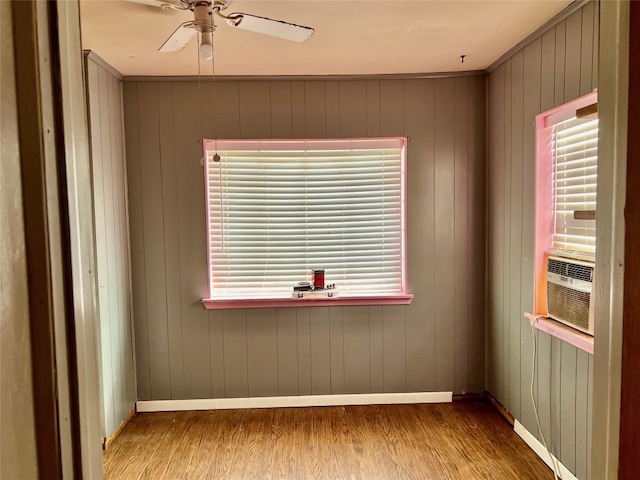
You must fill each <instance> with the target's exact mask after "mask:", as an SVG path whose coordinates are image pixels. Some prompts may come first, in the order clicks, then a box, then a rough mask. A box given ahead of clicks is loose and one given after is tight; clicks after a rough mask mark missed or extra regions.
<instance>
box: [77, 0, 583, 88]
mask: <svg viewBox="0 0 640 480" xmlns="http://www.w3.org/2000/svg"><path fill="white" fill-rule="evenodd" d="M570 3H571V1H570V0H534V1H531V0H503V1H495V0H470V1H458V0H447V1H431V0H386V1H371V0H355V1H347V0H322V1H317V0H285V1H271V0H237V1H235V2H234V3H233V4H232V5H231V6H230V7H229V9H228V10H226V13H231V12H246V13H251V14H254V15H259V16H264V17H270V18H275V19H279V20H285V21H288V22H291V23H297V24H301V25H307V26H311V27H313V28H315V30H316V31H315V34H314V35H313V36H312V37H311V38H310V39H309V40H308V41H307V42H305V43H294V42H288V41H285V40H281V39H278V38H273V37H268V36H265V35H260V34H258V33H253V32H248V31H243V30H235V29H232V28H231V27H228V26H227V25H226V23H224V22H223V21H220V20H218V21H217V24H218V29H217V31H216V32H215V34H214V52H215V53H214V55H215V73H216V75H234V76H235V75H270V76H280V75H359V74H411V73H435V72H454V71H464V70H483V69H485V68H487V67H488V66H489V65H491V63H493V62H494V61H495V60H496V59H498V58H499V57H500V56H501V55H502V54H503V53H505V52H506V51H507V50H509V49H510V48H511V47H512V46H513V45H515V44H516V43H518V42H519V41H520V40H522V39H523V38H524V37H526V36H527V35H528V34H529V33H531V32H533V31H534V30H536V29H537V28H538V27H540V26H541V25H543V24H544V23H545V22H546V21H547V20H549V19H550V18H552V17H553V16H554V15H555V14H557V13H558V12H559V11H561V10H562V9H563V8H564V7H566V6H567V5H568V4H570ZM81 16H82V19H81V20H82V40H83V47H84V48H86V49H91V50H93V51H94V52H96V53H97V54H98V55H99V56H101V57H102V58H103V59H104V60H106V61H107V62H108V63H109V64H111V65H112V66H114V67H115V68H116V69H118V70H119V71H120V72H121V73H122V74H123V75H125V76H142V75H154V76H167V75H169V76H174V75H197V74H198V55H197V47H196V45H195V43H196V42H195V41H193V42H192V44H190V45H188V46H187V48H185V50H183V51H182V52H178V53H164V54H162V53H158V51H157V50H158V48H159V47H160V46H161V45H162V43H163V42H164V40H165V39H166V38H167V37H168V36H169V35H171V33H173V31H174V30H175V29H176V28H177V27H178V25H179V24H180V23H182V22H185V21H188V20H191V19H192V13H191V12H188V11H187V12H180V11H173V10H162V9H159V8H156V7H152V6H146V5H140V4H136V3H131V2H127V1H114V0H82V2H81ZM460 55H466V57H465V61H464V64H463V63H461V61H460ZM201 69H202V72H203V73H206V74H207V75H210V74H211V71H212V65H211V62H206V61H203V62H202V64H201Z"/></svg>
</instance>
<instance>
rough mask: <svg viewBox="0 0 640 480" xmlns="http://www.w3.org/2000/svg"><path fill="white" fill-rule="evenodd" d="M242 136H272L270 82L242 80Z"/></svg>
mask: <svg viewBox="0 0 640 480" xmlns="http://www.w3.org/2000/svg"><path fill="white" fill-rule="evenodd" d="M239 99H240V136H241V137H242V138H271V137H272V134H271V86H270V84H269V82H251V83H246V82H240V90H239Z"/></svg>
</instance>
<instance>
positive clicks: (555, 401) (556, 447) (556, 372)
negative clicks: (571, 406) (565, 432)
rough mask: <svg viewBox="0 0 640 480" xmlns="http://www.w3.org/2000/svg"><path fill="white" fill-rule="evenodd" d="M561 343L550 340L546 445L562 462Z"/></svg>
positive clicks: (555, 339) (557, 340)
mask: <svg viewBox="0 0 640 480" xmlns="http://www.w3.org/2000/svg"><path fill="white" fill-rule="evenodd" d="M561 386H562V341H561V340H559V339H557V338H552V339H551V392H550V393H551V402H550V404H551V434H550V435H549V439H548V440H547V444H548V445H549V448H550V450H551V453H553V454H554V455H555V456H556V458H559V459H560V460H561V461H562V450H561V446H562V443H561V438H560V434H561V428H560V427H561V414H560V413H561V403H560V402H561V393H562V388H561Z"/></svg>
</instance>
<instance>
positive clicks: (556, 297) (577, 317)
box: [547, 283, 591, 330]
mask: <svg viewBox="0 0 640 480" xmlns="http://www.w3.org/2000/svg"><path fill="white" fill-rule="evenodd" d="M547 303H548V307H549V312H553V317H554V318H556V319H561V320H563V321H564V322H566V323H570V324H571V325H575V326H576V327H580V328H581V329H583V330H588V329H589V308H591V294H590V293H586V292H581V291H579V290H575V289H573V288H568V287H565V286H564V285H556V284H555V283H550V284H549V285H548V288H547Z"/></svg>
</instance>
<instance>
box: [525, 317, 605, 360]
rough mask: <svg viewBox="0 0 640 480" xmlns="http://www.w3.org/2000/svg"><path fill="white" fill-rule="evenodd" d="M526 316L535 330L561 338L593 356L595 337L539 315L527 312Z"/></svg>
mask: <svg viewBox="0 0 640 480" xmlns="http://www.w3.org/2000/svg"><path fill="white" fill-rule="evenodd" d="M524 316H525V317H526V318H527V319H528V320H529V321H530V322H531V323H532V326H533V328H535V329H537V330H540V331H542V332H545V333H548V334H549V335H551V336H552V337H556V338H559V339H560V340H562V341H563V342H566V343H568V344H570V345H573V346H574V347H576V348H578V349H580V350H582V351H584V352H587V353H589V354H591V355H593V342H594V341H593V337H592V336H591V335H587V334H586V333H582V332H580V331H578V330H576V329H575V328H571V327H569V326H567V325H565V324H563V323H560V322H557V321H555V320H553V319H551V318H548V317H546V316H544V315H541V314H537V313H529V312H525V313H524Z"/></svg>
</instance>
